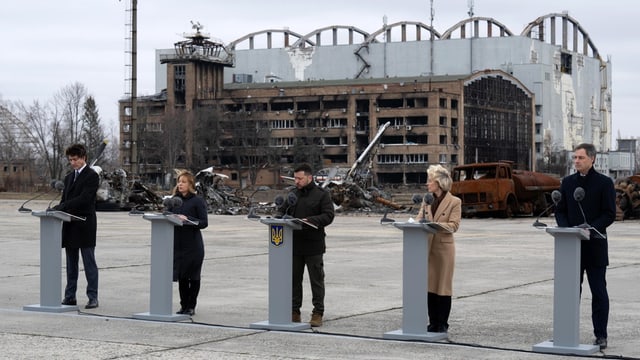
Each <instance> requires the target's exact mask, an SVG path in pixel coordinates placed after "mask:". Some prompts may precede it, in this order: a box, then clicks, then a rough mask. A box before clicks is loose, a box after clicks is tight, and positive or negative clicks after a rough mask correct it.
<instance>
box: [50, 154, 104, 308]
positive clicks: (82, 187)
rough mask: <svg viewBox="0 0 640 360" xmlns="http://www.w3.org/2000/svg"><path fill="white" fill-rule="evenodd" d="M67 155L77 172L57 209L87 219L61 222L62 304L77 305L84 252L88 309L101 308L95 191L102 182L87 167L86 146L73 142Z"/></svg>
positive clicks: (69, 179) (68, 179)
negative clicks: (63, 258) (64, 258)
mask: <svg viewBox="0 0 640 360" xmlns="http://www.w3.org/2000/svg"><path fill="white" fill-rule="evenodd" d="M65 155H66V156H67V158H68V159H69V164H71V167H72V168H73V170H74V171H72V172H70V173H69V174H67V176H66V177H65V179H64V191H63V193H62V198H61V200H60V204H58V205H56V206H55V207H54V209H55V210H60V211H64V212H67V213H69V214H72V215H76V216H80V217H83V218H86V220H85V221H71V222H65V223H64V224H63V225H62V247H63V248H64V249H65V252H66V255H67V286H66V287H65V290H64V299H62V304H63V305H76V304H77V301H76V290H77V288H78V261H79V254H78V253H80V254H82V264H83V265H84V273H85V276H86V278H87V297H88V298H89V302H88V303H87V305H86V306H85V308H86V309H94V308H97V307H98V265H97V264H96V258H95V247H96V231H97V219H96V191H97V190H98V186H99V183H100V179H99V176H98V174H97V173H96V172H95V171H93V169H91V168H90V167H89V166H87V149H86V148H85V147H84V145H81V144H74V145H71V146H69V147H68V148H67V150H66V151H65Z"/></svg>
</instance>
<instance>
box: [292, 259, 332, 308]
mask: <svg viewBox="0 0 640 360" xmlns="http://www.w3.org/2000/svg"><path fill="white" fill-rule="evenodd" d="M305 265H306V266H307V272H308V273H309V282H310V283H311V303H312V304H313V312H314V313H316V314H320V315H322V314H324V262H323V260H322V254H320V255H309V256H304V255H293V259H292V266H293V269H292V289H291V290H292V291H291V292H292V294H291V303H292V304H291V310H292V312H295V313H298V314H299V313H300V307H302V279H303V277H304V267H305Z"/></svg>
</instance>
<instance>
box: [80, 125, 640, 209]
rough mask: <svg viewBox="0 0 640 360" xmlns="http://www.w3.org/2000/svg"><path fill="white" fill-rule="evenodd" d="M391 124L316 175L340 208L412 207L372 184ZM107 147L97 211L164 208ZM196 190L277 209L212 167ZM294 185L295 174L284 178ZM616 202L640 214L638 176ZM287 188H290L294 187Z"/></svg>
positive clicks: (619, 186) (626, 182)
mask: <svg viewBox="0 0 640 360" xmlns="http://www.w3.org/2000/svg"><path fill="white" fill-rule="evenodd" d="M389 125H390V123H385V124H384V125H383V126H381V127H380V129H379V130H378V133H377V134H376V135H375V137H374V138H373V139H372V141H371V143H370V144H369V145H368V146H367V148H366V149H365V150H364V151H363V152H362V154H361V155H360V156H359V157H358V159H357V160H356V162H355V163H354V164H353V165H352V166H351V168H337V167H334V168H325V169H322V170H320V171H318V173H317V174H316V175H315V177H314V179H315V181H316V182H317V183H318V184H319V185H320V186H321V187H322V188H326V189H327V191H329V192H330V193H331V198H332V200H333V202H334V204H335V208H336V210H337V211H365V212H382V211H384V210H390V209H391V210H395V211H410V210H411V209H407V208H406V207H405V206H404V205H401V204H397V203H395V202H393V201H392V200H391V197H390V196H389V195H388V194H386V193H385V192H383V191H381V190H380V189H378V188H376V187H374V186H371V184H370V182H371V178H372V176H371V174H370V171H369V169H370V163H371V159H372V158H373V156H374V155H375V151H374V150H375V148H376V145H377V144H378V142H379V141H380V138H381V137H382V134H383V133H384V131H385V130H386V129H387V127H389ZM106 146H107V141H104V142H103V143H102V144H101V145H100V147H99V149H98V151H97V152H96V153H97V154H98V155H97V156H96V159H95V160H93V161H92V162H91V164H90V166H91V168H92V169H94V170H95V171H96V172H97V173H98V175H99V176H100V186H99V188H98V191H97V199H96V208H97V210H98V211H130V210H137V211H160V210H162V209H163V197H162V196H160V195H158V194H157V193H155V192H154V191H153V190H151V189H150V188H149V187H148V186H146V185H144V184H143V183H141V182H140V181H139V180H136V179H129V178H128V176H127V173H126V171H124V170H123V169H116V170H115V171H112V172H106V171H103V169H102V168H101V167H100V166H98V165H96V163H97V162H98V161H99V160H100V159H101V158H102V155H103V152H104V150H105V148H106ZM195 178H196V191H197V193H198V194H199V195H200V196H202V197H203V198H204V199H205V200H206V202H207V205H208V209H209V212H210V213H213V214H220V215H246V214H249V213H250V212H252V213H255V214H264V215H272V214H273V213H274V212H275V210H276V205H275V204H274V202H256V201H255V200H254V196H255V194H256V193H257V192H259V191H268V190H270V188H269V187H266V186H260V187H257V188H256V189H255V190H253V192H252V193H251V194H250V195H245V194H244V193H243V190H242V189H236V188H232V187H230V186H228V185H226V184H225V181H226V180H227V179H228V178H229V177H228V176H227V175H225V174H221V173H216V172H214V169H213V167H208V168H206V169H202V170H200V171H198V172H197V173H196V175H195ZM281 178H282V179H283V180H284V181H286V182H289V183H291V184H293V177H290V176H281ZM615 188H616V193H617V197H616V204H617V207H618V214H617V217H616V220H625V219H637V218H640V174H638V175H633V176H630V177H627V178H624V179H618V180H616V183H615ZM291 189H292V186H289V187H288V188H287V189H285V190H286V191H290V190H291Z"/></svg>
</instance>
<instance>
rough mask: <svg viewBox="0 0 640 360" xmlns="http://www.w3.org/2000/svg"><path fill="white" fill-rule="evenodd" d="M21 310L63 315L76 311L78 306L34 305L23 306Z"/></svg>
mask: <svg viewBox="0 0 640 360" xmlns="http://www.w3.org/2000/svg"><path fill="white" fill-rule="evenodd" d="M22 310H24V311H40V312H48V313H63V312H67V311H78V306H77V305H53V306H46V305H40V304H35V305H25V306H23V307H22Z"/></svg>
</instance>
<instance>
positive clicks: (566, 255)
mask: <svg viewBox="0 0 640 360" xmlns="http://www.w3.org/2000/svg"><path fill="white" fill-rule="evenodd" d="M547 231H549V230H547ZM549 232H551V231H549ZM553 235H554V237H555V240H554V259H555V260H554V283H553V340H551V341H544V342H541V343H539V344H536V345H534V346H533V351H537V352H544V353H556V354H576V355H589V354H593V353H595V352H597V351H599V350H600V347H599V346H597V345H587V344H580V238H578V237H577V236H576V234H572V233H554V234H553Z"/></svg>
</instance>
